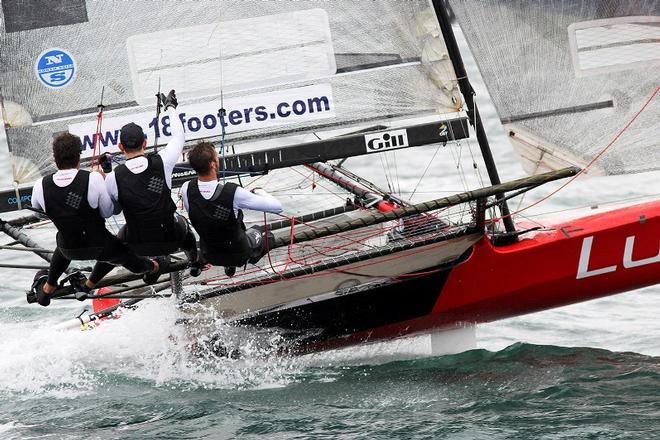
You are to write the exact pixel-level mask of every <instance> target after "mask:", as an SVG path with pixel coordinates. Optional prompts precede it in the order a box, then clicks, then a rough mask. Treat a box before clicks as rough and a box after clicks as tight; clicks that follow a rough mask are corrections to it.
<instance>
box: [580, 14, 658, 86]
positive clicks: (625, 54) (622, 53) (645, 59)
mask: <svg viewBox="0 0 660 440" xmlns="http://www.w3.org/2000/svg"><path fill="white" fill-rule="evenodd" d="M568 38H569V42H570V44H571V50H572V55H573V63H574V66H575V70H576V73H577V75H589V74H595V73H603V72H606V71H608V70H609V71H613V70H624V69H630V68H632V67H634V66H632V64H637V65H639V66H643V65H647V66H648V67H650V66H653V65H656V66H660V17H618V18H612V19H607V20H593V21H587V22H580V23H574V24H572V25H570V26H569V27H568Z"/></svg>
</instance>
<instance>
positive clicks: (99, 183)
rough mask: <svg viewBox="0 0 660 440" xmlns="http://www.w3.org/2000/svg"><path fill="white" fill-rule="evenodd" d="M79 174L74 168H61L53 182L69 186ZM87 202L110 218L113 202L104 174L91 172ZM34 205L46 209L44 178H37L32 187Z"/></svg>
mask: <svg viewBox="0 0 660 440" xmlns="http://www.w3.org/2000/svg"><path fill="white" fill-rule="evenodd" d="M77 175H78V170H77V169H75V168H73V169H69V170H59V171H58V172H56V173H55V174H54V175H53V182H54V183H55V185H57V186H59V187H60V188H64V187H67V186H69V185H70V184H71V182H73V179H75V178H76V176H77ZM87 203H89V206H91V207H92V208H93V209H96V208H98V209H99V212H100V213H101V216H103V218H108V217H110V216H111V215H112V211H113V203H112V200H111V199H110V195H109V194H108V191H107V190H106V187H105V182H104V181H103V176H102V175H101V174H99V173H95V172H93V173H90V174H89V184H88V186H87ZM32 207H33V208H36V209H41V210H42V211H44V212H46V214H48V211H46V202H45V200H44V186H43V178H41V177H40V178H39V179H37V181H36V182H34V187H33V188H32Z"/></svg>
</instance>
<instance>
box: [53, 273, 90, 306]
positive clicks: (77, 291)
mask: <svg viewBox="0 0 660 440" xmlns="http://www.w3.org/2000/svg"><path fill="white" fill-rule="evenodd" d="M67 281H68V282H69V284H70V287H71V289H73V294H74V296H75V297H76V299H77V300H78V301H85V300H86V299H87V296H88V295H89V293H90V292H91V291H92V289H90V288H89V287H87V286H86V285H85V283H86V282H87V277H86V276H85V275H83V274H82V273H80V272H73V273H71V274H69V275H67V276H66V278H64V279H63V280H62V281H61V282H60V287H65V285H64V284H65V283H66V282H67Z"/></svg>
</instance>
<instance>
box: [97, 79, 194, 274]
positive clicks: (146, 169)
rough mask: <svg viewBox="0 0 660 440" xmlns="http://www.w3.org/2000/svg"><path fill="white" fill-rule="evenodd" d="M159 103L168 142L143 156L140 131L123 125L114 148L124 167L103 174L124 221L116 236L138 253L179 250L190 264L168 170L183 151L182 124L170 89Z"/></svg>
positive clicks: (187, 237)
mask: <svg viewBox="0 0 660 440" xmlns="http://www.w3.org/2000/svg"><path fill="white" fill-rule="evenodd" d="M160 99H161V103H162V104H163V107H164V109H165V112H166V113H167V115H168V116H169V124H170V129H171V133H172V139H171V140H170V142H169V143H168V144H167V146H166V147H165V148H164V149H162V150H160V151H159V152H158V154H153V155H149V156H145V154H144V149H145V148H146V146H147V139H146V136H145V134H144V131H143V130H142V127H140V126H139V125H137V124H134V123H130V124H127V125H124V127H122V129H121V134H120V136H119V142H120V143H119V148H120V149H121V150H122V151H123V152H124V156H125V157H126V163H125V164H122V165H119V166H118V167H116V168H115V170H114V172H113V173H111V174H108V176H107V178H106V181H105V183H106V187H107V189H108V193H109V194H110V198H111V199H112V201H113V202H114V204H115V214H117V213H119V212H120V211H121V210H123V211H124V217H125V218H126V225H125V226H124V227H123V228H122V229H121V230H120V231H119V234H118V235H119V238H121V239H122V240H124V241H125V242H126V243H128V245H129V246H130V247H131V248H132V249H133V250H134V251H135V252H136V253H138V254H139V255H149V256H164V255H168V254H171V253H173V252H176V251H177V250H178V249H181V248H183V250H184V251H185V252H186V255H187V256H188V259H189V261H191V262H193V261H195V260H196V259H197V243H196V241H195V236H194V234H193V233H192V231H191V230H190V228H189V227H188V222H187V221H186V219H185V218H184V217H182V216H180V215H178V214H176V205H175V204H174V201H173V200H172V195H171V188H172V172H173V170H174V166H175V165H176V163H177V161H178V160H179V157H180V156H181V153H182V152H183V145H184V132H183V124H182V122H181V119H180V118H179V114H178V112H177V111H176V107H177V99H176V95H175V94H174V90H172V91H170V93H169V95H168V96H164V95H162V94H161V97H160ZM159 261H163V260H159Z"/></svg>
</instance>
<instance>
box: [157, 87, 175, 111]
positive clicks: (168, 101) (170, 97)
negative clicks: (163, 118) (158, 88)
mask: <svg viewBox="0 0 660 440" xmlns="http://www.w3.org/2000/svg"><path fill="white" fill-rule="evenodd" d="M160 103H161V104H162V105H163V110H165V111H167V109H168V108H170V107H172V108H176V106H177V105H179V102H178V101H177V99H176V93H175V92H174V90H170V93H168V94H167V96H165V95H164V94H162V93H161V94H160Z"/></svg>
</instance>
